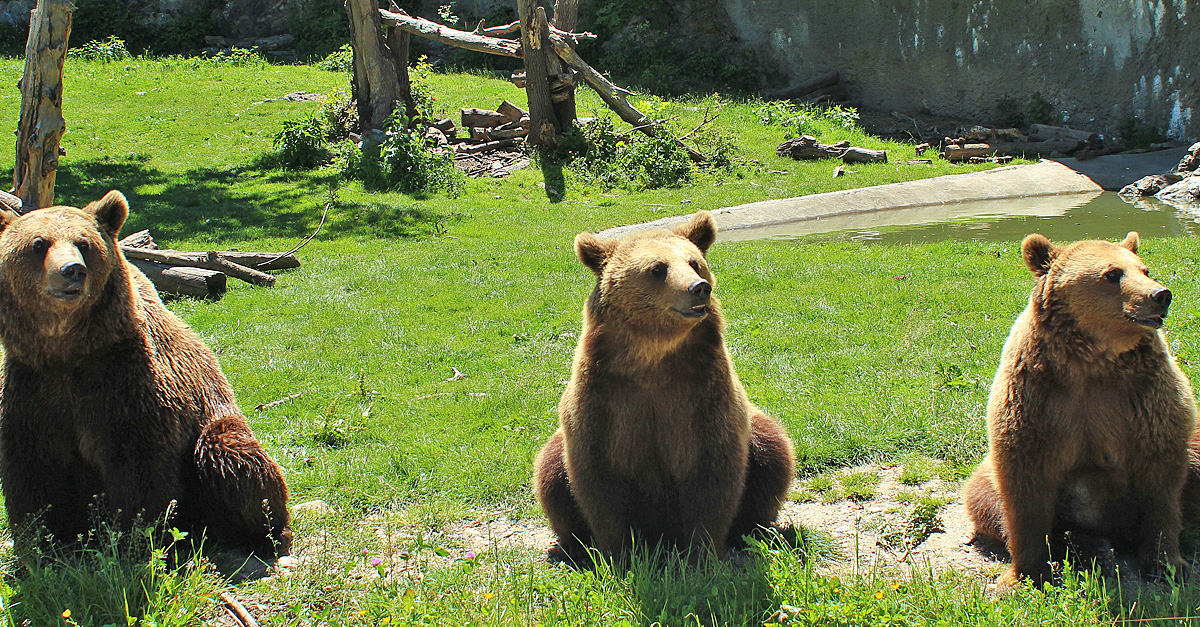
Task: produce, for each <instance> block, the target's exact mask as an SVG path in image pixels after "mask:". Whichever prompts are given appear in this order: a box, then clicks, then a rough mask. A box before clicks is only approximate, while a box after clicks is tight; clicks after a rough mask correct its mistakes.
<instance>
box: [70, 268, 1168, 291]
mask: <svg viewBox="0 0 1200 627" xmlns="http://www.w3.org/2000/svg"><path fill="white" fill-rule="evenodd" d="M58 273H59V274H61V275H62V276H63V278H65V279H66V280H68V281H70V282H71V283H76V284H78V283H83V281H84V279H86V278H87V266H86V265H85V264H83V263H82V262H79V261H69V262H67V263H64V264H63V265H62V267H60V268H59V269H58ZM1167 297H1168V298H1170V295H1169V294H1168V295H1167Z"/></svg>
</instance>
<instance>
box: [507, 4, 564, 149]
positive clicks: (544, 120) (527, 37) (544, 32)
mask: <svg viewBox="0 0 1200 627" xmlns="http://www.w3.org/2000/svg"><path fill="white" fill-rule="evenodd" d="M537 8H539V7H535V6H534V0H517V15H518V17H519V18H520V20H521V52H522V55H523V56H524V58H525V93H526V94H527V95H528V96H529V122H530V127H529V144H530V145H531V146H537V147H545V148H553V147H554V146H555V144H556V143H557V137H556V136H557V135H558V133H559V131H560V127H559V125H558V119H557V117H558V116H557V114H556V112H555V111H554V101H552V100H551V99H550V80H549V73H550V59H549V58H548V56H547V55H549V53H550V25H549V24H548V23H546V13H545V11H538V10H537ZM539 18H540V19H539Z"/></svg>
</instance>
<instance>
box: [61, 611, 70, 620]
mask: <svg viewBox="0 0 1200 627" xmlns="http://www.w3.org/2000/svg"><path fill="white" fill-rule="evenodd" d="M62 617H63V618H71V610H69V609H67V610H63V613H62Z"/></svg>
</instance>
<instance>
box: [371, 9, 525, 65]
mask: <svg viewBox="0 0 1200 627" xmlns="http://www.w3.org/2000/svg"><path fill="white" fill-rule="evenodd" d="M379 17H380V19H381V20H382V21H383V23H384V24H386V25H388V26H395V27H397V28H400V29H403V30H406V31H408V32H410V33H412V34H414V35H420V36H421V37H426V38H428V39H432V40H434V41H440V42H442V43H444V44H449V45H451V46H455V47H458V48H466V49H467V50H474V51H476V52H486V53H488V54H498V55H500V56H504V57H515V58H518V59H520V58H521V42H519V41H516V40H513V39H499V38H496V37H487V36H484V35H476V34H475V33H469V32H467V31H462V30H456V29H453V28H450V27H449V26H443V25H442V24H438V23H437V22H433V21H430V20H427V19H424V18H420V17H413V16H411V15H408V14H405V13H402V12H392V11H385V10H383V9H380V10H379Z"/></svg>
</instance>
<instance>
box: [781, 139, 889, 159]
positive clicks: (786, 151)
mask: <svg viewBox="0 0 1200 627" xmlns="http://www.w3.org/2000/svg"><path fill="white" fill-rule="evenodd" d="M775 154H777V155H779V156H780V157H791V158H793V159H797V160H801V159H803V160H811V159H841V160H842V161H844V162H845V163H887V151H886V150H874V149H871V148H861V147H859V146H851V145H850V143H849V142H846V141H841V142H838V143H836V144H822V143H819V142H818V141H817V138H816V137H813V136H812V135H801V136H800V137H797V138H795V139H789V140H787V141H785V142H783V143H782V144H779V146H778V147H777V148H776V149H775Z"/></svg>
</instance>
